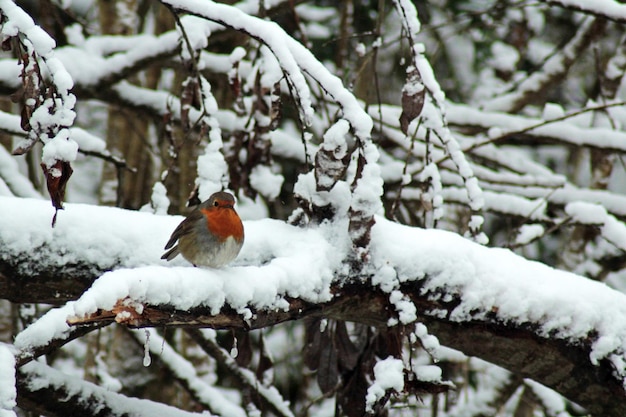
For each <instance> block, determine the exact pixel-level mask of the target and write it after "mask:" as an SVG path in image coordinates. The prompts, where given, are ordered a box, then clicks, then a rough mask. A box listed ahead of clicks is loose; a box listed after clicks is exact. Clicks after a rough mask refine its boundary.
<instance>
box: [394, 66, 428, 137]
mask: <svg viewBox="0 0 626 417" xmlns="http://www.w3.org/2000/svg"><path fill="white" fill-rule="evenodd" d="M425 98H426V88H424V84H423V83H422V76H421V75H420V73H419V71H418V70H417V68H415V67H414V66H411V67H409V69H407V74H406V83H405V84H404V87H403V88H402V113H401V114H400V129H401V130H402V132H403V133H404V134H405V135H408V131H409V124H411V122H412V121H413V120H414V119H415V118H416V117H417V116H419V115H420V114H421V113H422V109H423V108H424V100H425Z"/></svg>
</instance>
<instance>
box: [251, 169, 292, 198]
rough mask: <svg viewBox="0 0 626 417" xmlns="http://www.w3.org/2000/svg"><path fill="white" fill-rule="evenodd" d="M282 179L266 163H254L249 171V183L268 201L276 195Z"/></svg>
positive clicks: (281, 184)
mask: <svg viewBox="0 0 626 417" xmlns="http://www.w3.org/2000/svg"><path fill="white" fill-rule="evenodd" d="M284 180H285V178H284V177H283V176H282V175H278V174H275V173H273V172H272V169H271V168H270V167H268V166H267V165H256V166H255V167H254V168H252V172H250V185H252V187H254V189H255V190H257V191H258V192H259V193H261V194H262V195H263V196H264V197H266V198H267V199H268V200H270V201H271V200H274V199H275V198H276V197H278V194H280V189H281V187H282V186H283V182H284Z"/></svg>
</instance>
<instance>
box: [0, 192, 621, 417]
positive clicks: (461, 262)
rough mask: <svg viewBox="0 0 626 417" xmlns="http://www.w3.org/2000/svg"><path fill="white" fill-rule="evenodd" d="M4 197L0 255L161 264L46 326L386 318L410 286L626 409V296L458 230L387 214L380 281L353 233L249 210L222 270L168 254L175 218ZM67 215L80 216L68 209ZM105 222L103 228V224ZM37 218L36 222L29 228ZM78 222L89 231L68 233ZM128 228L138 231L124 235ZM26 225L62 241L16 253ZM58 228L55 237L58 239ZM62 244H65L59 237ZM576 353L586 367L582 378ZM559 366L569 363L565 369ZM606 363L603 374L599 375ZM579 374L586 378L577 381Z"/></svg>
mask: <svg viewBox="0 0 626 417" xmlns="http://www.w3.org/2000/svg"><path fill="white" fill-rule="evenodd" d="M0 209H1V210H2V212H3V213H11V216H9V217H10V218H11V221H7V220H3V219H0V222H2V223H1V224H0V248H1V249H0V259H6V258H7V257H11V258H14V259H18V260H19V259H21V262H22V266H23V267H24V268H26V267H27V266H28V265H32V263H33V262H37V263H40V264H46V263H54V262H59V261H62V260H63V259H68V260H69V259H74V260H78V259H82V260H83V261H88V262H93V263H97V262H98V261H102V260H103V259H104V260H105V261H106V260H107V259H108V258H111V259H116V256H115V255H114V254H115V253H116V251H117V250H120V249H121V250H122V251H125V252H127V257H126V258H125V259H124V260H123V264H124V265H127V266H131V265H134V266H138V265H141V264H144V265H147V264H150V265H149V266H143V267H131V268H126V269H117V270H114V271H112V272H108V273H105V274H103V275H102V276H101V277H100V278H98V279H97V280H96V281H95V282H94V284H93V286H92V287H91V288H90V289H89V290H87V291H86V292H85V293H84V294H83V295H82V296H81V297H80V298H79V299H78V300H77V301H76V302H75V303H74V304H70V305H68V307H66V309H69V310H65V313H63V312H61V313H53V312H52V311H51V312H50V313H48V314H46V315H44V316H43V317H42V318H41V319H40V320H42V326H43V325H44V324H46V321H48V320H50V321H49V322H48V323H47V324H46V325H47V326H50V328H57V329H61V333H63V332H66V331H67V327H64V326H65V321H66V320H68V319H71V323H73V324H74V325H78V324H79V323H81V322H90V321H93V320H97V321H101V322H104V323H112V322H114V321H116V320H117V321H118V322H121V323H124V324H128V325H132V326H167V325H170V326H179V325H185V326H208V327H214V328H225V327H226V328H242V329H252V328H259V327H265V326H271V325H274V324H276V323H278V322H281V321H285V320H294V319H300V318H302V317H305V316H323V317H328V318H334V319H338V320H347V321H356V322H361V323H365V324H370V325H376V326H386V325H387V323H388V321H389V319H390V318H393V317H394V316H395V317H396V318H397V317H398V316H399V315H401V314H402V311H400V310H396V309H397V308H400V307H402V306H399V305H394V303H393V302H392V301H393V300H392V299H393V298H394V296H393V295H394V294H403V297H405V298H404V299H405V301H406V302H410V303H412V305H414V306H415V310H414V311H415V312H414V315H415V318H416V319H418V320H420V321H422V322H423V323H424V324H426V325H427V326H428V329H429V332H430V333H431V334H433V335H435V336H437V337H438V338H439V340H440V342H441V343H442V344H443V345H446V346H451V347H455V348H457V349H460V350H462V351H463V352H465V353H467V354H469V355H475V356H479V357H482V358H484V359H486V360H489V361H490V362H493V363H496V364H499V365H501V366H504V367H506V368H508V369H510V370H512V371H514V372H521V373H522V374H523V375H525V376H527V377H530V378H533V379H535V380H537V381H539V382H541V383H543V384H545V385H547V386H551V387H554V388H556V389H559V390H560V392H561V394H563V395H565V396H566V397H568V398H570V399H572V400H574V401H577V402H579V403H580V404H582V405H587V406H589V407H590V410H592V407H602V410H604V411H606V410H609V409H610V407H614V408H615V407H616V408H615V409H619V407H623V404H624V398H626V393H625V392H624V390H623V382H624V378H625V377H626V369H625V367H624V363H626V352H625V350H624V346H626V324H624V323H626V296H624V295H623V294H621V293H619V292H617V291H614V290H612V289H610V288H608V287H607V286H605V285H603V284H601V283H597V282H594V281H591V280H588V279H585V278H582V277H579V276H576V275H574V274H570V273H566V272H562V271H558V270H554V269H552V268H549V267H547V266H545V265H542V264H539V263H536V262H531V261H527V260H525V259H523V258H521V257H519V256H517V255H514V254H513V253H511V252H510V251H508V250H504V249H490V248H486V247H483V246H480V245H477V244H475V243H473V242H471V241H468V240H466V239H463V238H461V237H460V236H458V235H456V234H453V233H449V232H444V231H439V230H423V229H417V228H412V227H408V226H402V225H398V224H395V223H391V222H389V221H387V220H384V219H382V218H377V221H376V224H375V226H374V227H373V229H372V240H371V254H370V256H371V258H370V262H371V265H372V267H373V270H375V271H378V272H376V274H375V275H374V276H373V277H371V283H373V285H374V286H373V287H372V286H371V285H372V284H368V279H367V277H362V278H363V280H358V279H357V280H355V279H354V278H357V277H352V278H353V279H351V280H350V281H346V280H345V275H344V272H342V271H344V266H343V263H342V259H343V257H345V256H347V253H346V252H345V251H339V252H338V251H337V247H340V246H338V245H337V243H338V240H337V239H339V240H343V239H345V236H344V237H340V236H338V235H337V232H336V230H331V229H332V227H330V228H329V229H325V228H324V227H322V226H320V227H317V228H312V227H311V228H308V229H306V230H304V229H300V228H297V227H293V226H289V225H286V224H284V223H282V222H278V221H273V220H262V221H250V222H246V223H245V227H246V231H247V239H246V243H245V245H244V247H243V249H242V253H241V258H240V259H239V260H238V262H237V264H236V265H235V266H233V267H228V268H223V269H218V270H211V269H202V268H191V267H189V266H188V265H186V263H185V262H184V261H182V260H181V261H178V262H177V263H176V264H175V265H172V266H160V265H159V263H160V262H159V257H160V254H161V245H162V242H163V241H165V240H166V239H167V236H168V235H169V232H170V231H171V228H172V227H173V226H175V224H176V222H177V220H178V219H176V218H173V219H170V218H168V217H164V216H154V215H151V214H147V213H135V212H127V211H124V210H119V209H113V208H104V207H89V206H81V205H71V204H68V207H67V209H66V211H65V212H63V213H62V214H63V216H60V217H59V224H58V228H56V229H52V231H51V229H50V228H46V227H43V226H42V225H43V224H45V218H46V214H45V204H44V205H42V204H41V202H40V201H37V200H22V199H16V198H1V197H0ZM70 219H71V220H72V223H71V224H69V223H66V221H67V220H70ZM95 219H97V221H96V220H95ZM103 223H104V224H107V225H108V227H107V229H106V231H105V230H102V228H100V227H99V225H100V224H103ZM27 224H33V227H32V228H25V227H24V226H25V225H27ZM148 224H150V226H148ZM64 227H65V229H63V228H64ZM73 229H79V230H80V232H79V233H78V232H77V233H68V231H69V230H73ZM56 230H59V232H56V233H58V234H55V231H56ZM148 230H152V231H151V232H150V233H146V232H147V231H148ZM20 235H21V236H23V239H20V238H18V236H20ZM86 236H89V237H88V238H85V237H86ZM131 236H132V238H131ZM125 238H126V239H129V240H131V242H129V243H128V244H127V245H125V246H122V247H121V248H120V247H117V246H121V245H124V244H123V243H122V242H123V240H124V239H125ZM28 239H32V241H35V242H40V244H41V245H43V246H50V247H51V249H52V251H51V252H48V253H47V254H46V256H44V257H41V258H38V259H32V260H31V259H28V257H20V256H15V254H16V253H18V252H19V251H20V250H21V249H20V247H23V245H25V244H26V241H28ZM53 240H55V241H56V243H57V245H49V243H50V242H51V241H53ZM60 247H63V248H65V249H64V251H63V252H58V249H55V248H60ZM54 250H57V252H54ZM90 254H93V255H90ZM96 254H97V256H96V257H92V256H95V255H96ZM111 259H109V260H108V261H106V262H111ZM117 260H118V262H119V261H120V259H117ZM118 267H119V263H118ZM28 268H30V267H28ZM28 270H32V269H28ZM65 273H66V274H71V270H67V271H66V272H65ZM563 288H567V289H568V291H563ZM520 300H522V301H520ZM70 310H71V311H70ZM53 311H56V310H53ZM590 311H594V312H596V313H595V314H589V312H590ZM405 313H406V311H405ZM606 317H611V318H612V320H605V318H606ZM620 317H621V319H620ZM405 318H406V317H405ZM405 321H406V320H405ZM33 326H36V325H33ZM70 327H71V328H73V327H74V326H70ZM35 329H36V328H35ZM56 333H57V332H54V334H48V335H47V336H46V335H45V334H42V336H41V338H42V339H45V340H39V341H37V339H36V338H37V336H36V332H35V331H34V330H32V331H31V332H30V334H31V335H32V336H31V337H33V338H34V339H32V338H31V339H30V342H29V343H31V344H33V345H37V346H43V345H46V344H47V341H48V340H49V339H53V338H55V337H57V338H58V335H56ZM55 335H56V336H55ZM503 335H506V336H503ZM23 340H27V339H23ZM26 345H28V344H26ZM20 346H22V342H20ZM507 346H508V347H507ZM509 347H510V349H513V350H515V352H516V354H515V355H513V354H510V351H509ZM20 349H23V350H24V349H26V350H27V349H28V348H27V346H22V347H20ZM545 349H547V350H548V351H549V353H547V352H546V351H545ZM522 352H525V353H524V354H521V353H522ZM540 352H541V353H540ZM559 352H560V353H559ZM563 352H569V353H568V354H564V353H563ZM526 355H528V356H526ZM570 360H573V361H575V363H576V365H575V368H576V372H579V373H583V374H584V375H586V376H585V378H582V377H581V378H572V373H571V372H572V371H571V369H572V368H571V366H574V365H572V364H571V363H570V362H568V361H570ZM537 361H538V362H537ZM529 362H535V363H536V365H537V367H538V368H532V369H544V370H547V369H552V371H551V372H544V371H538V372H537V373H535V372H534V371H532V369H531V368H529V367H528V364H529ZM568 364H569V365H568ZM598 367H599V368H601V369H603V371H598ZM561 368H563V369H569V371H567V372H560V371H558V370H559V369H561ZM594 369H595V370H594ZM594 375H595V376H594ZM598 375H605V376H604V377H602V378H601V379H594V378H599V377H598ZM561 378H562V379H567V380H568V381H569V383H568V387H565V388H563V387H562V386H561V385H560V383H561V381H562V379H561ZM589 378H591V382H590V379H589ZM572 381H574V382H576V381H580V384H578V385H576V386H575V387H573V386H572V385H571V383H572ZM583 383H584V384H583ZM581 384H583V385H585V386H582V385H581ZM588 389H601V390H605V389H611V390H613V391H612V392H613V393H612V394H611V395H610V396H609V395H608V394H607V398H609V397H614V398H615V401H614V402H613V401H612V402H611V403H610V404H608V405H607V404H605V405H602V404H597V403H596V404H595V405H594V404H587V402H586V401H585V398H584V395H583V393H584V392H586V391H587V390H588ZM615 393H621V394H618V395H617V396H616V394H615ZM618 400H619V401H618ZM617 403H621V404H622V405H621V406H619V405H616V404H617ZM624 411H626V410H624ZM605 415H609V414H605Z"/></svg>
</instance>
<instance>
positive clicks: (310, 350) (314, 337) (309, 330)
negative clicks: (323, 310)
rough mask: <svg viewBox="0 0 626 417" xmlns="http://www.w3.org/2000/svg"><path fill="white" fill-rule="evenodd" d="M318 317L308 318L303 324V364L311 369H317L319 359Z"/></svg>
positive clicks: (319, 320) (319, 321)
mask: <svg viewBox="0 0 626 417" xmlns="http://www.w3.org/2000/svg"><path fill="white" fill-rule="evenodd" d="M321 321H322V319H320V318H308V319H306V320H305V324H304V335H305V339H306V341H305V343H304V348H303V355H302V358H303V361H304V364H305V365H306V366H307V368H309V369H310V370H312V371H315V370H316V369H317V366H318V365H319V361H320V352H321V349H322V345H321V337H320V324H321Z"/></svg>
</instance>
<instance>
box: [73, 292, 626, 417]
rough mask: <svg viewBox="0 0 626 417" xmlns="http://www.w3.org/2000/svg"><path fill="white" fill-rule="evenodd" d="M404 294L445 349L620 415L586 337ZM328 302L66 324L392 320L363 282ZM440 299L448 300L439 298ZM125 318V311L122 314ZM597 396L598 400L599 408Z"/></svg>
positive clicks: (383, 299)
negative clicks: (246, 313)
mask: <svg viewBox="0 0 626 417" xmlns="http://www.w3.org/2000/svg"><path fill="white" fill-rule="evenodd" d="M401 291H402V292H403V293H404V294H410V299H411V301H412V302H413V303H414V304H415V305H416V307H417V310H418V311H419V312H420V313H421V314H420V316H419V320H420V321H422V322H424V323H425V324H426V325H427V326H428V329H429V331H430V332H432V334H434V335H436V336H437V337H438V338H439V340H440V342H441V343H442V344H444V345H446V346H449V347H452V348H455V349H458V350H460V351H462V352H464V353H466V354H468V355H471V356H476V357H479V358H482V359H484V360H486V361H489V362H491V363H494V364H497V365H499V366H502V367H504V368H506V369H509V370H510V371H512V372H514V373H515V374H517V375H519V376H522V377H524V378H531V379H533V380H535V381H538V382H540V383H542V384H544V385H546V386H548V387H551V388H553V389H554V390H556V391H557V392H559V393H561V394H562V395H564V396H565V397H567V398H569V399H570V400H572V401H574V402H576V403H578V404H580V405H581V406H583V407H585V408H587V409H588V410H589V411H590V412H591V413H592V414H594V415H598V416H616V417H617V416H623V415H626V393H625V392H624V389H623V387H622V381H621V379H619V378H616V377H615V376H614V375H613V371H612V366H611V365H610V363H609V361H608V360H602V361H600V363H599V365H598V366H594V365H592V364H591V363H590V362H589V355H590V352H591V344H592V342H593V340H591V339H586V340H580V341H578V342H577V343H575V344H574V343H572V342H571V341H570V342H568V341H566V340H563V339H555V338H552V339H548V338H545V337H543V336H541V335H540V329H539V328H538V326H537V324H535V323H525V324H521V325H520V324H512V323H505V322H502V321H501V320H499V319H497V318H496V315H495V314H486V315H485V312H478V311H477V312H475V314H474V316H475V318H474V319H472V320H469V321H463V322H458V321H455V320H453V319H451V318H450V316H451V315H452V312H453V311H454V309H455V307H456V306H457V305H458V304H459V302H460V300H459V299H458V298H455V297H450V294H447V295H443V294H435V293H433V292H430V291H424V289H423V288H422V287H421V286H420V285H419V282H418V283H416V282H412V283H407V284H404V285H403V286H402V288H401ZM334 292H335V296H334V297H333V299H332V301H330V302H328V303H324V304H311V303H308V302H305V301H303V300H301V299H290V300H289V303H290V307H289V309H288V310H285V311H267V310H255V311H253V316H252V318H251V319H249V320H244V319H243V318H242V317H241V315H240V314H238V313H236V312H235V311H234V310H232V309H229V308H224V309H223V310H222V311H221V312H220V313H219V314H215V315H212V314H211V312H210V311H208V309H206V308H202V307H200V308H194V309H191V310H189V311H179V310H175V309H172V308H168V307H166V306H159V307H156V306H148V305H145V306H143V312H142V313H141V314H139V313H138V312H137V311H134V310H133V311H132V312H131V311H130V310H129V309H126V310H124V312H125V313H124V314H120V313H123V312H122V311H111V312H99V313H98V314H96V315H94V316H92V317H88V318H85V319H81V318H74V319H72V320H71V323H72V324H75V325H77V324H81V323H85V322H89V323H91V322H93V321H99V322H101V321H106V322H113V321H114V320H116V318H117V321H118V322H121V323H123V324H125V325H128V326H131V327H161V326H183V327H184V326H191V327H211V328H216V329H222V328H240V329H245V330H252V329H258V328H263V327H269V326H273V325H275V324H278V323H281V322H284V321H288V320H297V319H301V318H304V317H311V316H322V317H326V318H331V319H336V320H345V321H352V322H358V323H364V324H368V325H372V326H386V325H387V321H388V319H389V318H390V317H392V316H394V315H395V312H394V310H393V307H392V306H390V304H389V295H388V294H386V293H384V292H382V291H376V290H374V289H372V287H371V286H369V285H368V284H365V283H358V284H357V283H355V284H351V285H347V286H343V287H335V289H334ZM442 299H446V300H449V301H445V302H444V301H441V300H442ZM127 313H130V314H127ZM598 398H603V399H604V400H603V401H602V403H600V402H598V401H597V399H598Z"/></svg>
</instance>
